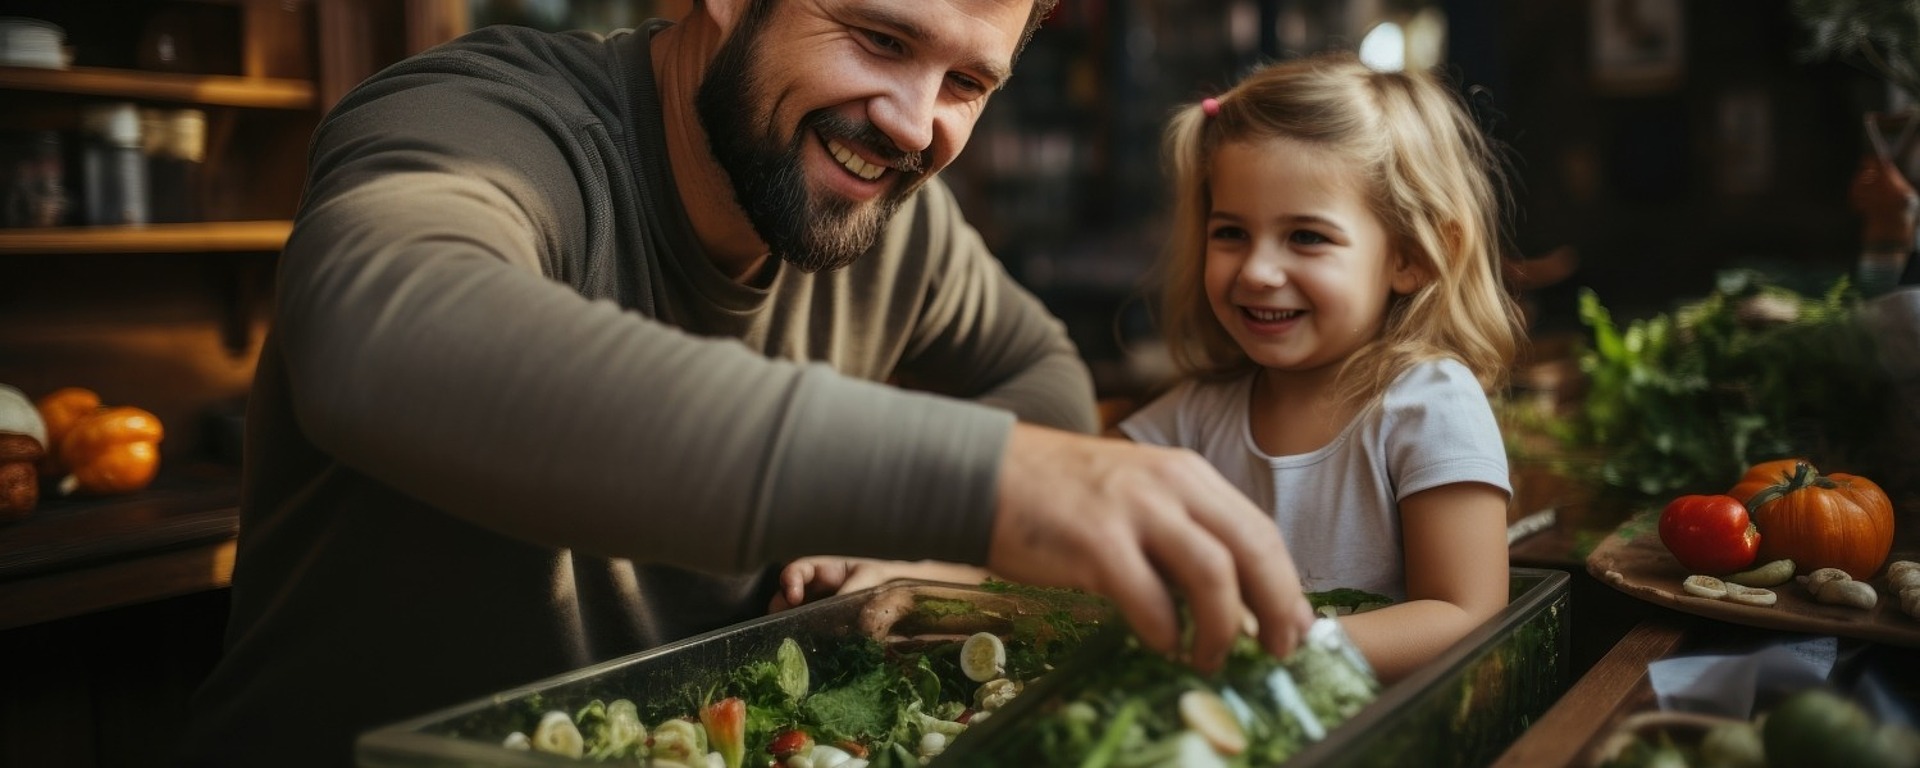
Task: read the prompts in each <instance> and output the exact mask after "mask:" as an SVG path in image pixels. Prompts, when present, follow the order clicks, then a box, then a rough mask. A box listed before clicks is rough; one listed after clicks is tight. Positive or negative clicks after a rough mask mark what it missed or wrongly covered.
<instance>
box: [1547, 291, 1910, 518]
mask: <svg viewBox="0 0 1920 768" xmlns="http://www.w3.org/2000/svg"><path fill="white" fill-rule="evenodd" d="M1858 310H1859V299H1858V296H1857V293H1856V292H1855V291H1854V290H1853V289H1852V287H1851V286H1850V285H1849V283H1848V281H1847V280H1846V279H1845V278H1841V279H1840V280H1838V281H1837V282H1835V283H1834V284H1833V285H1832V287H1831V288H1829V289H1828V290H1827V291H1826V292H1825V293H1824V294H1822V295H1819V296H1803V295H1801V294H1799V293H1797V292H1795V291H1793V290H1791V289H1789V288H1785V287H1781V286H1778V285H1774V284H1772V283H1771V282H1770V281H1768V280H1767V279H1766V278H1764V277H1762V276H1760V275H1758V274H1756V273H1752V272H1730V273H1727V274H1724V275H1722V276H1721V278H1720V280H1719V283H1718V285H1717V286H1716V287H1715V289H1714V290H1713V292H1712V293H1710V294H1709V295H1707V296H1706V297H1705V298H1702V299H1700V300H1698V301H1695V302H1692V303H1689V304H1686V305H1683V306H1681V307H1680V308H1678V309H1677V310H1675V311H1673V312H1671V313H1665V314H1659V315H1655V316H1653V317H1650V318H1646V319H1644V320H1635V321H1633V322H1631V323H1629V324H1627V326H1626V327H1625V328H1624V329H1622V328H1621V327H1620V326H1619V325H1617V324H1616V323H1615V320H1614V318H1613V316H1612V314H1611V313H1609V312H1608V311H1607V309H1606V308H1605V307H1604V306H1602V305H1601V303H1600V299H1599V297H1598V296H1597V295H1595V294H1594V293H1593V292H1591V291H1583V292H1582V293H1581V296H1580V319H1581V321H1582V322H1583V323H1585V324H1586V325H1587V326H1589V327H1590V328H1591V329H1592V338H1591V341H1590V346H1589V348H1588V349H1587V350H1586V351H1585V352H1584V353H1583V354H1582V356H1581V359H1580V367H1581V370H1582V371H1584V372H1585V373H1586V378H1587V382H1586V383H1587V396H1586V401H1585V403H1584V408H1583V410H1582V411H1581V413H1580V414H1579V416H1578V417H1577V418H1576V419H1575V420H1574V423H1573V424H1571V425H1570V427H1571V429H1569V430H1568V431H1567V434H1568V437H1569V439H1570V440H1571V442H1572V443H1573V447H1574V448H1576V449H1580V450H1583V451H1587V452H1591V453H1594V454H1596V455H1597V456H1599V457H1600V463H1599V465H1598V471H1597V474H1598V477H1597V478H1595V479H1596V480H1597V481H1598V482H1599V483H1600V484H1601V485H1602V486H1603V487H1604V488H1606V489H1610V490H1611V491H1613V492H1614V493H1616V494H1623V495H1625V496H1626V497H1628V498H1636V497H1637V499H1638V500H1640V501H1644V500H1647V499H1653V498H1666V497H1671V496H1674V495H1677V494H1679V493H1683V492H1692V493H1697V492H1713V491H1714V490H1717V489H1722V488H1725V487H1726V486H1727V485H1728V484H1730V483H1732V482H1733V481H1734V480H1736V479H1738V478H1739V477H1740V475H1741V473H1742V472H1744V471H1745V469H1746V468H1747V467H1749V466H1751V465H1753V464H1755V463H1758V462H1760V461H1763V460H1767V459H1773V458H1778V457H1782V456H1795V455H1807V454H1809V453H1812V452H1814V451H1815V450H1816V449H1818V450H1829V451H1832V450H1842V449H1846V450H1854V451H1857V452H1858V455H1857V456H1848V457H1837V456H1829V457H1822V458H1828V459H1832V460H1834V461H1835V463H1837V464H1839V465H1855V466H1859V465H1863V464H1866V463H1868V462H1869V460H1870V459H1871V458H1873V457H1875V456H1877V455H1878V452H1876V446H1877V444H1878V442H1879V441H1880V440H1881V439H1882V438H1883V437H1884V430H1885V422H1886V419H1885V417H1884V416H1885V415H1884V414H1883V413H1882V412H1881V411H1879V410H1877V409H1875V408H1863V407H1861V405H1862V404H1863V403H1883V402H1888V400H1887V399H1886V398H1887V396H1888V392H1889V383H1888V381H1887V376H1886V374H1885V372H1884V371H1883V370H1882V368H1881V367H1880V364H1879V362H1878V358H1877V356H1876V350H1875V347H1874V340H1873V336H1872V334H1871V333H1870V332H1869V331H1868V329H1867V328H1866V326H1865V324H1864V323H1863V322H1862V318H1861V315H1860V312H1859V311H1858ZM1862 471H1863V473H1865V468H1864V467H1863V469H1862Z"/></svg>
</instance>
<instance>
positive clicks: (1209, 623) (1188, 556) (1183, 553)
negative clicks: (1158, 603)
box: [1147, 521, 1246, 672]
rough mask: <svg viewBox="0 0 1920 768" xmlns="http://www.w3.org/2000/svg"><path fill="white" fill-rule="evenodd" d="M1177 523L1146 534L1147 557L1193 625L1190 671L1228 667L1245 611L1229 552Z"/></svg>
mask: <svg viewBox="0 0 1920 768" xmlns="http://www.w3.org/2000/svg"><path fill="white" fill-rule="evenodd" d="M1180 523H1181V524H1177V525H1171V526H1165V528H1164V529H1163V530H1150V531H1148V533H1147V546H1148V548H1149V551H1148V556H1149V557H1152V558H1153V560H1154V562H1155V563H1156V564H1157V565H1158V566H1159V568H1160V571H1161V573H1162V574H1164V575H1165V577H1166V579H1167V581H1169V582H1171V583H1172V584H1173V585H1174V586H1175V587H1176V588H1177V589H1178V591H1179V592H1180V594H1181V595H1183V596H1185V597H1186V600H1187V613H1188V620H1189V621H1190V622H1192V627H1193V645H1192V646H1191V647H1190V648H1189V649H1188V650H1189V653H1190V654H1191V662H1192V664H1193V666H1194V668H1196V669H1198V670H1199V671H1201V672H1213V671H1215V670H1218V669H1219V668H1220V667H1221V665H1223V664H1225V663H1226V659H1227V651H1228V650H1229V649H1230V648H1231V647H1232V645H1233V638H1234V636H1235V635H1237V634H1239V631H1240V624H1241V616H1242V615H1243V613H1244V611H1245V610H1246V609H1245V608H1244V607H1243V606H1242V605H1241V602H1240V584H1239V581H1238V580H1237V579H1236V578H1235V576H1234V573H1235V566H1234V561H1233V557H1232V553H1231V552H1230V551H1229V550H1228V549H1227V547H1226V546H1225V545H1223V544H1221V543H1220V542H1219V541H1218V540H1216V539H1214V538H1213V537H1211V536H1209V535H1208V533H1207V531H1206V530H1204V529H1202V528H1200V527H1197V526H1193V525H1188V524H1185V521H1180Z"/></svg>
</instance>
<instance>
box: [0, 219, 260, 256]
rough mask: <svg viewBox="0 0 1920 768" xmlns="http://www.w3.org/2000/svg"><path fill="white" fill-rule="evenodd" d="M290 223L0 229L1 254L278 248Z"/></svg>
mask: <svg viewBox="0 0 1920 768" xmlns="http://www.w3.org/2000/svg"><path fill="white" fill-rule="evenodd" d="M292 231H293V222H291V221H209V222H196V223H191V224H146V225H140V226H126V227H44V228H36V229H0V256H8V255H11V256H20V255H43V254H62V253H207V252H216V251H218V252H226V253H246V252H277V251H279V250H280V249H281V248H283V247H285V246H286V244H287V235H288V233H290V232H292Z"/></svg>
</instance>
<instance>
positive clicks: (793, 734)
mask: <svg viewBox="0 0 1920 768" xmlns="http://www.w3.org/2000/svg"><path fill="white" fill-rule="evenodd" d="M809 749H813V737H812V736H808V735H807V732H806V731H802V730H799V729H797V728H796V729H790V730H785V731H781V732H779V733H778V734H775V735H774V737H773V743H771V744H768V745H767V751H768V752H772V753H773V756H774V757H776V758H779V759H781V760H785V759H787V758H789V757H793V756H794V755H798V754H801V753H803V752H806V751H807V750H809Z"/></svg>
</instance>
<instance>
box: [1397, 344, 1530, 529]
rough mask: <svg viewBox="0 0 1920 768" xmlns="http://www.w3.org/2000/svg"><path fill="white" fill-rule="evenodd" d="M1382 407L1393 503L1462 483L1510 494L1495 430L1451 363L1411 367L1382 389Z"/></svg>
mask: <svg viewBox="0 0 1920 768" xmlns="http://www.w3.org/2000/svg"><path fill="white" fill-rule="evenodd" d="M1382 407H1383V408H1385V409H1386V430H1387V446H1388V448H1387V450H1388V451H1389V452H1390V455H1391V459H1390V466H1392V467H1393V469H1394V482H1395V488H1394V500H1395V501H1401V500H1404V499H1406V497H1408V496H1410V495H1412V494H1415V493H1419V492H1420V491H1424V490H1427V489H1430V488H1437V487H1439V486H1442V485H1448V484H1452V483H1464V482H1477V483H1485V484H1487V485H1491V486H1493V487H1495V488H1498V489H1500V490H1501V491H1504V492H1507V493H1512V491H1513V488H1512V481H1511V478H1510V477H1509V475H1508V473H1507V451H1506V442H1505V440H1504V438H1503V437H1502V435H1501V433H1500V425H1499V423H1498V422H1497V421H1496V420H1495V418H1494V415H1493V406H1492V404H1491V403H1489V402H1488V401H1487V396H1486V393H1485V391H1484V390H1482V389H1481V388H1480V384H1479V382H1478V381H1476V380H1475V379H1474V377H1473V374H1472V373H1471V372H1470V371H1468V370H1467V368H1466V366H1464V365H1461V364H1460V363H1459V362H1458V361H1454V360H1451V359H1448V360H1439V361H1432V362H1427V363H1422V364H1420V365H1417V366H1415V367H1414V368H1413V369H1412V370H1410V371H1408V372H1407V373H1406V374H1405V375H1403V376H1402V377H1401V378H1400V380H1399V381H1396V382H1395V383H1394V384H1393V385H1392V386H1391V387H1389V388H1388V390H1387V394H1386V398H1385V400H1384V402H1383V403H1382Z"/></svg>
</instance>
